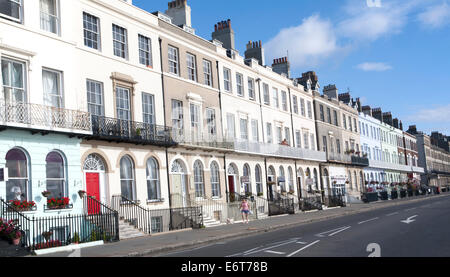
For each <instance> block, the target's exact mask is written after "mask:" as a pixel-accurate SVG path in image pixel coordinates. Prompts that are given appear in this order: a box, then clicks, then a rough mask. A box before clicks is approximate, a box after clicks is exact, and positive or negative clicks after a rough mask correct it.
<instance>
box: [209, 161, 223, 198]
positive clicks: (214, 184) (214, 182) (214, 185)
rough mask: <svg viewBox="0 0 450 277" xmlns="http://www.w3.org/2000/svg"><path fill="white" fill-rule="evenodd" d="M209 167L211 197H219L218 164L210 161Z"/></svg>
mask: <svg viewBox="0 0 450 277" xmlns="http://www.w3.org/2000/svg"><path fill="white" fill-rule="evenodd" d="M210 168H211V190H212V197H215V198H220V196H221V195H220V178H219V165H218V164H217V163H216V162H212V163H211V166H210Z"/></svg>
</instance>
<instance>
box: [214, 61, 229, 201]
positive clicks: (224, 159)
mask: <svg viewBox="0 0 450 277" xmlns="http://www.w3.org/2000/svg"><path fill="white" fill-rule="evenodd" d="M219 70H220V69H219V61H216V71H217V88H218V90H219V107H220V124H221V130H222V139H223V140H224V139H225V136H224V125H223V107H222V89H221V87H220V71H219ZM223 169H224V175H225V194H226V197H227V198H226V201H227V203H230V201H229V195H228V186H229V184H228V175H227V154H226V153H224V154H223Z"/></svg>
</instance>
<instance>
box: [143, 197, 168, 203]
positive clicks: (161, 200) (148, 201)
mask: <svg viewBox="0 0 450 277" xmlns="http://www.w3.org/2000/svg"><path fill="white" fill-rule="evenodd" d="M164 201H165V200H164V198H161V199H153V200H148V199H147V204H162V203H164Z"/></svg>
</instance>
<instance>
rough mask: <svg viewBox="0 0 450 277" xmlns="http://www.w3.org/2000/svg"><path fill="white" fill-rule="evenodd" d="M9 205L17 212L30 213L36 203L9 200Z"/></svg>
mask: <svg viewBox="0 0 450 277" xmlns="http://www.w3.org/2000/svg"><path fill="white" fill-rule="evenodd" d="M9 205H10V206H11V208H13V209H14V210H15V211H18V212H27V211H31V210H33V209H34V208H35V207H36V203H35V202H34V201H19V200H11V201H9Z"/></svg>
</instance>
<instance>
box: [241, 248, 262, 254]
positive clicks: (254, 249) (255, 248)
mask: <svg viewBox="0 0 450 277" xmlns="http://www.w3.org/2000/svg"><path fill="white" fill-rule="evenodd" d="M258 248H260V247H256V248H253V249H250V250H247V251H245V252H244V254H247V253H249V252H252V251H255V250H256V249H258Z"/></svg>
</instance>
